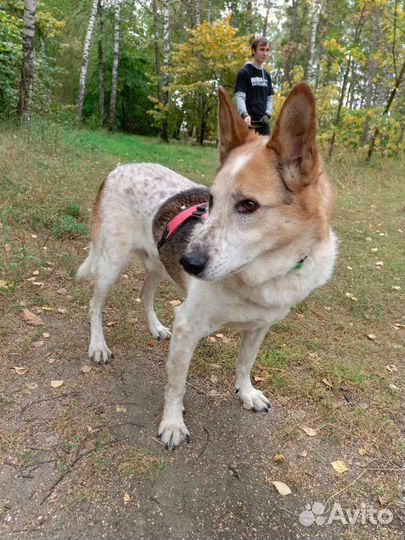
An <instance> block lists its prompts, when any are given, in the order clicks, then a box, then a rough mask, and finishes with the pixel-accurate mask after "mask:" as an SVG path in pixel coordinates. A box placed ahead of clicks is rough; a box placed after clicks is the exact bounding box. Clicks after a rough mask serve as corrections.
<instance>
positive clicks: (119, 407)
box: [115, 405, 127, 413]
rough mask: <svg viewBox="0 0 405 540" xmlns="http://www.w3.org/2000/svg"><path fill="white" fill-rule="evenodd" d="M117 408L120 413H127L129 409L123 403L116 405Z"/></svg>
mask: <svg viewBox="0 0 405 540" xmlns="http://www.w3.org/2000/svg"><path fill="white" fill-rule="evenodd" d="M115 410H116V411H117V412H119V413H126V412H127V409H126V408H125V407H124V406H123V405H116V406H115Z"/></svg>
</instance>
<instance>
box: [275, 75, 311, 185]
mask: <svg viewBox="0 0 405 540" xmlns="http://www.w3.org/2000/svg"><path fill="white" fill-rule="evenodd" d="M268 147H269V148H272V149H273V150H274V151H275V152H276V153H277V155H278V156H279V159H280V163H281V165H282V166H284V167H285V168H286V169H287V168H288V167H289V166H290V165H294V166H295V167H298V169H299V171H300V173H301V175H298V176H299V177H300V178H298V177H297V175H296V174H295V175H293V176H294V178H293V179H291V183H292V184H295V185H292V186H291V188H292V190H294V187H299V186H298V184H299V185H303V184H307V183H309V180H310V175H311V172H312V169H313V167H314V166H315V165H316V164H317V163H318V161H319V156H318V149H317V147H316V115H315V97H314V94H313V93H312V90H311V88H310V87H309V86H308V84H307V83H305V82H302V83H300V84H297V86H295V87H294V88H293V89H292V90H291V92H290V94H289V95H288V97H287V99H286V100H285V102H284V105H283V107H282V109H281V111H280V114H279V116H278V118H277V122H276V125H275V127H274V130H273V133H272V136H271V138H270V141H269V143H268ZM305 176H307V178H305ZM303 177H304V178H303ZM287 185H288V186H289V184H288V182H287ZM289 187H290V186H289Z"/></svg>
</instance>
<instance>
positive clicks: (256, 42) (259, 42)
mask: <svg viewBox="0 0 405 540" xmlns="http://www.w3.org/2000/svg"><path fill="white" fill-rule="evenodd" d="M259 45H264V46H266V45H268V46H269V47H271V43H270V40H268V39H267V38H265V37H263V36H260V37H258V38H256V39H255V40H254V41H253V43H252V44H251V46H250V47H251V49H252V56H254V53H255V52H256V49H257V47H258V46H259Z"/></svg>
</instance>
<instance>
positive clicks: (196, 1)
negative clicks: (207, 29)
mask: <svg viewBox="0 0 405 540" xmlns="http://www.w3.org/2000/svg"><path fill="white" fill-rule="evenodd" d="M194 13H195V26H196V27H197V26H200V24H201V9H200V0H194Z"/></svg>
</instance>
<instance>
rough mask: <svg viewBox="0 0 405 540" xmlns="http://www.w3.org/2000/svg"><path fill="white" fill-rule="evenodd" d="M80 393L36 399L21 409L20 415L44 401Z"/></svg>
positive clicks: (67, 393)
mask: <svg viewBox="0 0 405 540" xmlns="http://www.w3.org/2000/svg"><path fill="white" fill-rule="evenodd" d="M79 393H80V392H79V391H78V390H74V391H72V392H66V393H65V394H60V395H59V396H52V397H49V398H43V399H36V400H35V401H31V402H30V403H27V405H24V407H23V408H22V409H21V411H20V414H23V413H24V412H25V411H26V410H27V409H29V408H30V407H32V405H36V404H37V403H42V402H44V401H53V400H54V399H61V398H64V397H66V396H71V395H72V394H73V395H77V394H79Z"/></svg>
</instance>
